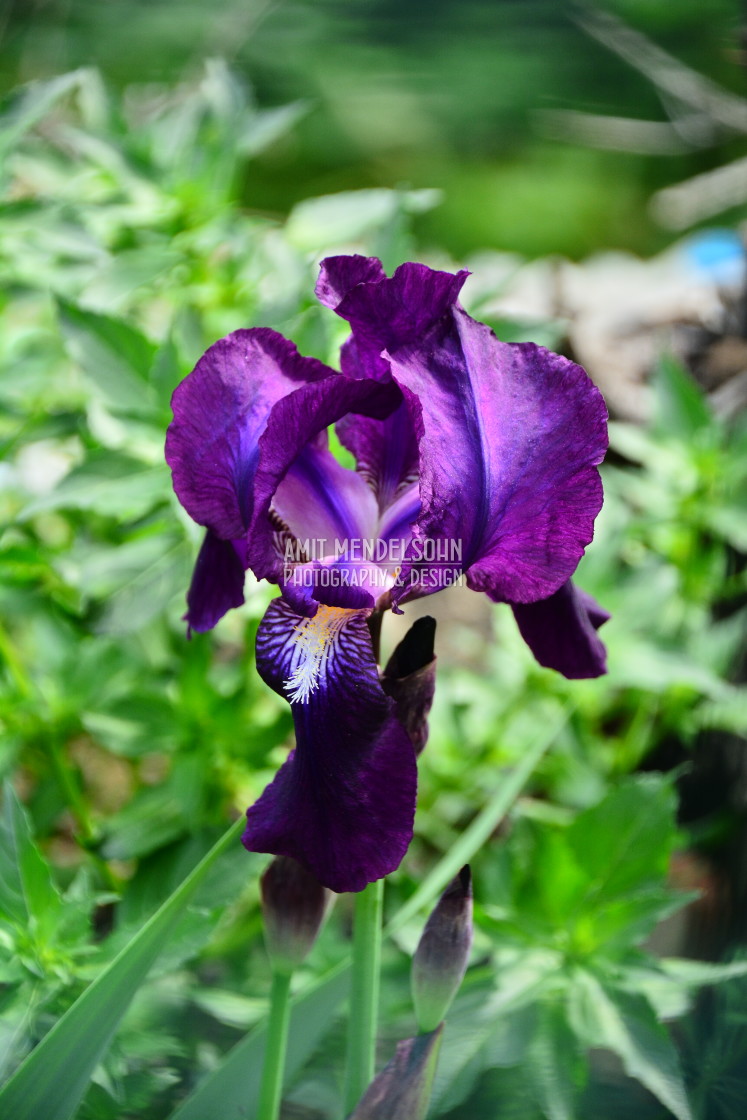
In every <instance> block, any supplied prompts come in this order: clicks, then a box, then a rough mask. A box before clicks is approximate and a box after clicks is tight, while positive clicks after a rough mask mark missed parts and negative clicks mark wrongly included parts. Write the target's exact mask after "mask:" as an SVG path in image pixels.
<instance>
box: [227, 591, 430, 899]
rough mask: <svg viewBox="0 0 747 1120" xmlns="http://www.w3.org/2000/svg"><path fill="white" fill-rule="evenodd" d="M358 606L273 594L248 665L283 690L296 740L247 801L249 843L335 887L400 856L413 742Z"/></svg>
mask: <svg viewBox="0 0 747 1120" xmlns="http://www.w3.org/2000/svg"><path fill="white" fill-rule="evenodd" d="M369 613H370V612H368V611H349V610H344V609H341V608H335V607H327V606H320V607H319V608H318V611H317V613H316V615H315V616H314V618H312V619H308V618H304V617H303V616H302V615H298V614H296V613H295V612H294V611H293V610H292V609H291V608H290V607H289V606H288V604H287V603H285V602H284V601H283V600H282V599H275V600H274V602H272V603H271V604H270V606H269V607H268V609H267V613H266V614H265V617H264V619H263V620H262V623H261V624H260V627H259V631H258V633H257V668H258V670H259V672H260V674H261V675H262V677H263V679H264V680H265V681H266V682H267V683H268V684H269V685H270V687H271V688H273V689H274V690H275V691H276V692H278V693H279V694H280V695H282V696H285V697H286V699H288V700H289V701H291V709H292V711H293V720H294V723H295V728H296V749H295V750H294V751H293V752H292V753H291V755H290V756H289V758H288V760H287V761H286V762H285V763H284V765H283V766H282V767H281V768H280V770H279V771H278V773H277V774H276V776H275V778H274V780H273V781H272V782H271V783H270V785H269V786H268V787H267V789H266V790H265V791H264V793H263V794H262V796H261V797H260V798H259V800H258V801H257V802H256V803H255V804H254V805H253V806H252V807H251V808H250V809H249V810H248V811H247V828H246V832H245V833H244V837H243V842H244V844H245V846H246V847H247V848H248V849H249V850H250V851H260V852H272V853H274V854H276V855H287V856H291V857H292V858H293V859H297V860H298V861H299V862H300V863H303V864H304V865H305V866H306V867H308V868H309V869H310V870H311V871H312V872H313V873H314V874H315V875H316V877H317V879H319V881H320V882H321V883H323V884H324V885H325V886H327V887H329V888H330V889H331V890H334V891H359V890H362V889H363V887H365V886H366V884H367V883H369V882H373V881H374V880H375V879H380V878H382V877H383V876H384V875H387V874H389V872H391V871H393V870H394V869H395V868H396V867H398V866H399V863H400V861H401V860H402V857H403V856H404V854H405V852H406V850H407V846H408V844H409V842H410V839H411V837H412V824H413V817H414V813H415V794H416V781H417V774H416V766H415V752H414V751H413V749H412V744H411V743H410V740H409V738H408V736H407V733H406V731H405V730H404V728H403V727H402V726H401V724H400V723H399V721H398V720H397V718H396V716H395V714H394V704H393V702H392V701H391V700H390V699H389V698H388V697H387V696H385V695H384V692H383V690H382V688H381V685H380V683H379V678H378V673H377V670H376V662H375V659H374V654H373V649H372V646H371V638H370V635H369V632H368V626H367V621H366V619H367V616H368V614H369Z"/></svg>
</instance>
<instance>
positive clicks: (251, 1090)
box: [0, 963, 350, 1120]
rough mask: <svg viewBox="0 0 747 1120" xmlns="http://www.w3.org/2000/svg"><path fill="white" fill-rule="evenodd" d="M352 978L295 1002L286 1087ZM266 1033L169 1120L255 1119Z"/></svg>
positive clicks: (343, 971) (325, 983)
mask: <svg viewBox="0 0 747 1120" xmlns="http://www.w3.org/2000/svg"><path fill="white" fill-rule="evenodd" d="M349 973H350V965H349V964H348V963H344V964H342V965H338V966H337V967H336V968H334V969H333V970H332V971H331V973H328V974H327V976H325V977H322V979H321V980H319V981H317V983H315V984H314V985H313V986H311V987H310V988H309V989H307V990H306V991H305V992H304V993H303V994H302V995H300V996H298V997H297V998H294V999H293V1000H292V1012H291V1022H290V1030H289V1034H288V1048H287V1050H286V1063H285V1080H286V1083H287V1082H288V1081H290V1079H291V1078H292V1077H293V1076H294V1074H296V1073H297V1072H298V1070H300V1069H301V1068H302V1066H303V1065H304V1063H305V1062H306V1061H307V1060H308V1058H309V1056H310V1055H311V1054H312V1053H313V1052H314V1050H315V1049H316V1047H317V1045H318V1044H319V1041H320V1040H321V1038H322V1037H323V1036H324V1034H325V1033H326V1031H327V1030H328V1029H329V1027H330V1026H331V1024H332V1022H333V1020H334V1018H335V1016H336V1014H337V1011H338V1008H339V1007H340V1004H341V1003H342V1001H343V1000H344V999H345V997H346V996H347V994H348V988H349V986H350V976H349ZM265 1033H266V1024H262V1025H261V1026H259V1027H257V1028H256V1029H255V1030H253V1031H252V1032H251V1034H249V1035H247V1037H246V1038H244V1039H242V1040H241V1042H239V1043H237V1045H236V1046H234V1048H233V1050H231V1052H230V1053H229V1055H228V1057H227V1058H226V1059H225V1060H224V1061H223V1063H222V1064H221V1065H220V1066H219V1067H218V1069H216V1070H215V1071H214V1072H213V1073H211V1074H209V1075H208V1076H207V1077H206V1078H205V1080H204V1081H203V1082H202V1083H201V1084H200V1085H198V1087H197V1089H195V1091H194V1092H193V1093H192V1094H191V1095H190V1096H189V1097H187V1099H186V1100H185V1101H183V1102H182V1104H181V1105H180V1106H179V1107H178V1108H177V1109H176V1111H175V1112H174V1113H172V1115H171V1117H170V1120H257V1117H258V1113H257V1105H258V1100H259V1089H260V1082H261V1077H262V1066H263V1063H264V1051H265ZM1 1100H2V1098H0V1101H1Z"/></svg>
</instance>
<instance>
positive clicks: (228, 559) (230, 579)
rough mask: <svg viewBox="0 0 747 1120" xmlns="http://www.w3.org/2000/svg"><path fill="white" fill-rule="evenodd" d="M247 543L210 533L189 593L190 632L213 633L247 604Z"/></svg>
mask: <svg viewBox="0 0 747 1120" xmlns="http://www.w3.org/2000/svg"><path fill="white" fill-rule="evenodd" d="M244 552H245V547H244V542H243V541H224V540H221V539H220V537H217V536H216V535H215V533H213V532H212V530H210V529H208V531H207V533H206V534H205V539H204V541H203V542H202V548H201V549H200V551H199V553H198V556H197V562H196V563H195V569H194V572H193V573H192V582H191V584H190V585H189V591H188V592H187V607H188V610H187V613H186V615H185V616H184V617H185V619H186V620H187V625H188V626H189V629H190V630H197V631H198V633H203V632H204V631H205V630H212V628H213V627H214V626H215V625H216V623H217V622H219V620H220V619H221V618H222V617H223V615H224V614H225V613H226V611H229V610H230V609H231V608H232V607H240V606H241V604H242V603H243V602H244V572H245V571H246V564H245V563H244V562H243V559H242V557H243V554H244Z"/></svg>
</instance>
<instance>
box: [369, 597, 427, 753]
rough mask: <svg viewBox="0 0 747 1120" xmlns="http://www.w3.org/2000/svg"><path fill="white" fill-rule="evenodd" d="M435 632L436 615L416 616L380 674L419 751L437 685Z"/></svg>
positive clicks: (416, 749) (424, 742) (383, 686)
mask: <svg viewBox="0 0 747 1120" xmlns="http://www.w3.org/2000/svg"><path fill="white" fill-rule="evenodd" d="M435 636H436V620H435V618H430V617H429V616H428V615H425V616H424V617H423V618H418V619H416V620H415V622H414V623H413V624H412V626H411V627H410V629H409V630H408V631H407V633H406V634H405V636H404V638H403V639H402V641H401V642H400V643H399V645H398V646H397V648H396V649H395V651H394V653H393V654H392V656H391V657H390V658H389V661H388V662H387V666H386V669H385V670H384V672H383V674H382V677H381V687H382V688H383V689H384V692H385V693H386V694H387V696H391V698H392V699H393V700H394V703H395V705H396V713H397V719H398V720H399V722H400V723H401V724H402V726H403V727H404V729H405V731H406V732H407V734H408V735H409V736H410V741H411V742H412V745H413V747H414V748H415V753H416V754H420V752H421V751H422V749H423V747H424V746H425V744H426V742H427V740H428V713H429V712H430V710H431V704H432V703H433V693H434V691H435V688H436V658H435V656H434V653H433V641H434V638H435Z"/></svg>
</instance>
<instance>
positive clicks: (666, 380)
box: [653, 354, 714, 441]
mask: <svg viewBox="0 0 747 1120" xmlns="http://www.w3.org/2000/svg"><path fill="white" fill-rule="evenodd" d="M653 387H654V427H655V429H656V431H658V432H660V433H661V434H662V435H674V436H678V437H679V438H680V439H682V440H683V441H687V440H690V439H691V438H692V437H693V436H694V435H695V434H696V432H700V431H702V430H703V429H706V428H709V427H711V426H712V425H713V423H714V421H713V417H712V415H711V412H710V409H709V407H708V404H707V402H706V399H705V397H704V395H703V393H702V392H701V390H700V389H699V388H698V385H697V384H696V382H695V380H694V379H693V378H692V377H691V375H690V374H689V373H688V372H687V371H686V370H685V369H684V368H683V366H682V365H681V364H680V363H679V362H678V361H677V360H676V359H675V358H673V357H672V356H671V355H666V354H665V355H664V356H663V357H661V358H660V359H659V362H658V363H657V366H656V368H655V370H654V378H653Z"/></svg>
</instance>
